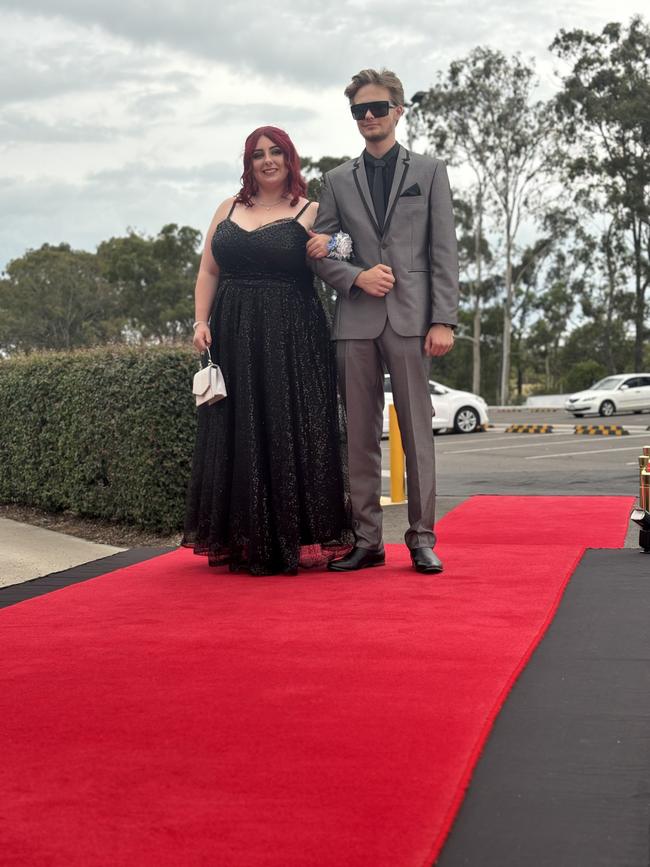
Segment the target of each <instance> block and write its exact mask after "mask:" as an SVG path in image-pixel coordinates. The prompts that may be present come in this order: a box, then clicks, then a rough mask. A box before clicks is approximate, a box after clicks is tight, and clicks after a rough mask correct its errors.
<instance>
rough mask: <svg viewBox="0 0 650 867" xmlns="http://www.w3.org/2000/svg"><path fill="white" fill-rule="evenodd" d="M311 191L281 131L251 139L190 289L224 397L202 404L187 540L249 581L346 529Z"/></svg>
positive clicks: (324, 555) (322, 551)
mask: <svg viewBox="0 0 650 867" xmlns="http://www.w3.org/2000/svg"><path fill="white" fill-rule="evenodd" d="M305 192H306V185H305V182H304V180H303V178H302V176H301V174H300V162H299V159H298V155H297V153H296V150H295V148H294V146H293V144H292V142H291V140H290V139H289V137H288V136H287V134H286V133H285V132H283V131H282V130H279V129H277V128H275V127H261V128H260V129H257V130H255V131H254V132H253V133H251V135H250V136H249V137H248V138H247V140H246V145H245V150H244V172H243V175H242V188H241V190H240V192H239V193H238V194H237V195H236V196H234V197H231V198H229V199H227V200H226V201H225V202H222V203H221V205H220V206H219V207H218V208H217V211H216V213H215V215H214V218H213V219H212V222H211V224H210V228H209V229H208V234H207V236H206V244H205V249H204V251H203V255H202V258H201V265H200V270H199V276H198V279H197V283H196V290H195V299H196V306H195V310H196V320H197V321H196V322H195V323H194V345H195V347H196V348H197V349H198V350H199V351H201V352H203V351H205V350H206V349H209V350H210V352H211V355H212V360H213V361H214V362H215V363H217V364H219V365H220V367H221V370H222V373H223V376H224V380H225V383H226V389H227V392H228V396H227V397H226V398H225V399H223V400H220V401H219V402H217V403H215V404H212V405H210V406H207V405H203V406H201V407H199V409H198V433H197V440H196V447H195V452H194V461H193V466H192V477H191V481H190V485H189V490H188V499H187V512H186V521H185V533H184V539H183V544H184V545H188V546H191V547H193V548H194V551H195V553H197V554H207V555H208V558H209V563H210V565H219V564H221V563H226V562H227V563H229V564H230V568H231V570H233V571H239V570H248V571H249V572H250V573H251V574H253V575H270V574H278V573H285V574H295V572H296V571H297V569H298V566H299V565H315V564H317V563H324V562H326V561H327V559H331V557H333V556H336V555H339V554H340V553H341V548H342V543H343V542H344V541H347V537H348V535H349V534H348V532H347V530H348V525H349V518H348V512H347V509H346V506H345V491H344V484H343V472H342V466H341V443H340V435H339V415H338V402H337V394H336V379H335V367H334V359H333V355H332V351H331V345H330V341H329V333H328V328H327V322H326V319H325V314H324V311H323V308H322V305H321V303H320V301H319V299H318V296H317V293H316V290H315V288H314V281H313V275H312V273H311V271H310V270H309V268H308V267H307V264H306V256H305V246H306V242H307V240H308V238H309V235H308V232H309V230H310V229H311V226H312V224H313V222H314V219H315V217H316V212H317V209H318V205H317V203H315V202H312V203H310V202H309V201H308V200H307V199H306V198H305Z"/></svg>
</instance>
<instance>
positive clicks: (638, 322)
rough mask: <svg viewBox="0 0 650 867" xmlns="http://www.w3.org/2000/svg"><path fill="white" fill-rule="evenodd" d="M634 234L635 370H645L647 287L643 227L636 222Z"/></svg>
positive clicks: (633, 225)
mask: <svg viewBox="0 0 650 867" xmlns="http://www.w3.org/2000/svg"><path fill="white" fill-rule="evenodd" d="M632 231H633V233H634V283H635V287H634V288H635V293H634V294H635V306H634V326H635V330H636V333H635V337H634V369H635V371H641V370H643V337H644V333H645V298H644V296H645V286H644V284H643V279H642V272H643V261H642V251H641V226H640V225H638V224H637V222H636V220H634V222H633V223H632Z"/></svg>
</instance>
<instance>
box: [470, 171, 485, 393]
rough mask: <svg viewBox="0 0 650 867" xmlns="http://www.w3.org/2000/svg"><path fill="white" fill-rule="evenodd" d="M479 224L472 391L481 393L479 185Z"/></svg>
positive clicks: (478, 229) (478, 210)
mask: <svg viewBox="0 0 650 867" xmlns="http://www.w3.org/2000/svg"><path fill="white" fill-rule="evenodd" d="M476 213H477V224H476V234H475V244H474V254H475V258H476V284H475V289H474V322H473V329H472V337H473V339H474V343H473V344H472V391H473V392H474V394H480V393H481V285H482V280H483V269H482V265H483V262H482V257H481V235H482V233H483V194H482V191H481V188H480V186H479V190H478V194H477V197H476Z"/></svg>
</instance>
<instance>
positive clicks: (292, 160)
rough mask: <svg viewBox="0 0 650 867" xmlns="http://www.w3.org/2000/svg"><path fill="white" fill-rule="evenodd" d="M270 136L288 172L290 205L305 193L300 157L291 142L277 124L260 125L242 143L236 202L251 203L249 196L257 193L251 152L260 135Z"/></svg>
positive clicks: (305, 187)
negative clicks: (242, 155)
mask: <svg viewBox="0 0 650 867" xmlns="http://www.w3.org/2000/svg"><path fill="white" fill-rule="evenodd" d="M263 135H265V136H266V137H267V138H270V139H271V141H272V142H273V144H275V145H277V146H278V147H279V148H280V150H281V151H282V153H283V154H284V162H285V164H286V166H287V169H288V171H289V174H288V176H287V192H288V193H289V195H290V196H291V205H292V206H293V205H296V204H297V203H298V199H299V198H300V197H301V196H305V195H306V194H307V183H306V181H305V179H304V178H303V176H302V175H301V174H300V157H299V156H298V153H297V152H296V148H295V147H294V144H293V142H292V141H291V139H290V138H289V136H288V135H287V134H286V132H285V131H284V130H283V129H278V127H277V126H260V127H259V128H258V129H254V130H253V132H252V133H251V134H250V135H249V136H248V138H247V139H246V144H245V145H244V171H243V174H242V176H241V190H240V191H239V192H238V193H237V195H236V196H235V201H236V202H241V203H242V204H243V205H251V204H252V202H251V197H252V196H254V195H255V194H256V193H257V183H256V181H255V175H254V174H253V152H254V151H255V148H256V147H257V142H258V141H259V140H260V138H261V136H263Z"/></svg>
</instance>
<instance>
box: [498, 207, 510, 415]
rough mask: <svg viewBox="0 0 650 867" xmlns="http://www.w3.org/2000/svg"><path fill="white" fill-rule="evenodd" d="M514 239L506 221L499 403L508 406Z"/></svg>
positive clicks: (508, 221) (508, 222)
mask: <svg viewBox="0 0 650 867" xmlns="http://www.w3.org/2000/svg"><path fill="white" fill-rule="evenodd" d="M512 294H513V292H512V238H511V236H510V220H509V219H508V220H506V298H505V302H504V305H503V343H502V347H501V352H502V354H501V388H500V392H499V403H500V404H501V406H506V405H507V403H508V400H509V398H510V337H511V335H510V329H511V324H512V323H511V310H512Z"/></svg>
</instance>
